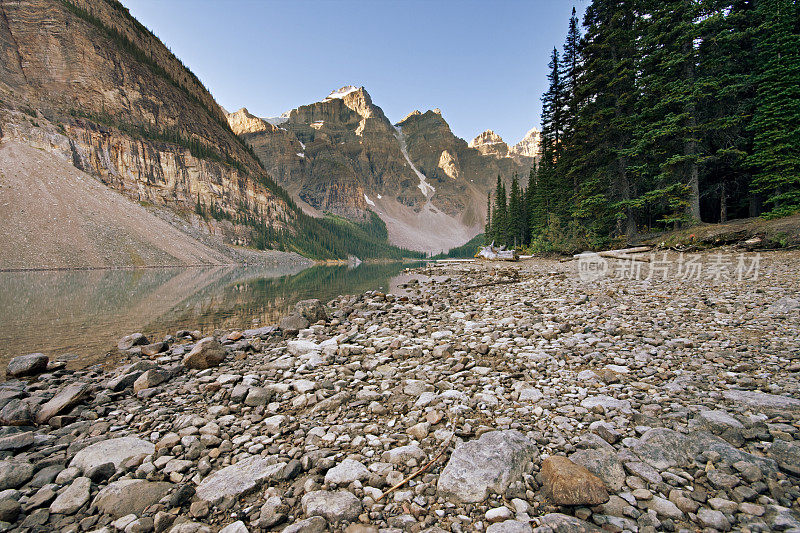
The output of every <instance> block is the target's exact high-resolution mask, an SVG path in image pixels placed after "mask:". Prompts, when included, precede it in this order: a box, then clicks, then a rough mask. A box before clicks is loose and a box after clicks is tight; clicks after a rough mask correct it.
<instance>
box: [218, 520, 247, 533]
mask: <svg viewBox="0 0 800 533" xmlns="http://www.w3.org/2000/svg"><path fill="white" fill-rule="evenodd" d="M219 533H248V531H247V526H245V525H244V522H242V521H241V520H237V521H236V522H233V523H232V524H228V525H227V526H225V527H223V528H222V529H220V530H219Z"/></svg>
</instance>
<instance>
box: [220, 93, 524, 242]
mask: <svg viewBox="0 0 800 533" xmlns="http://www.w3.org/2000/svg"><path fill="white" fill-rule="evenodd" d="M228 122H229V124H230V126H231V128H232V129H233V131H234V132H235V133H237V134H238V135H240V136H241V137H242V138H243V139H244V140H245V141H246V142H247V143H248V144H249V145H250V146H251V147H252V148H253V150H254V152H255V153H256V155H257V156H258V157H259V159H260V160H261V161H262V163H263V164H264V166H265V167H266V168H267V170H268V171H269V172H270V174H272V175H273V176H274V177H275V179H276V180H277V181H278V183H280V184H281V185H282V186H283V187H285V188H286V189H287V190H288V191H289V192H290V193H291V194H292V196H293V197H294V198H295V200H296V201H297V202H298V204H299V205H300V206H301V207H303V209H304V210H306V211H307V212H308V213H310V214H313V215H315V216H320V215H322V214H324V213H331V214H335V215H340V216H344V217H346V218H350V219H354V220H359V219H364V218H366V217H367V216H368V213H369V211H374V212H375V213H377V214H378V215H379V216H380V217H381V218H382V219H383V220H384V222H386V224H387V227H388V233H389V239H390V242H392V243H393V244H396V245H400V246H404V247H409V248H413V249H420V250H426V251H431V252H438V251H441V250H443V249H444V250H446V249H448V248H450V247H452V246H456V245H458V244H461V243H463V242H466V241H467V240H469V239H470V238H471V237H472V236H474V235H475V234H477V233H479V232H480V231H482V228H483V224H484V221H485V217H486V213H485V209H486V194H487V193H488V192H489V191H491V190H492V189H493V187H494V185H495V183H496V180H497V176H498V175H499V176H501V177H502V178H503V179H504V180H506V181H510V179H511V177H512V176H513V175H514V174H515V173H517V174H521V175H526V174H527V173H528V170H529V169H530V167H531V166H532V164H533V160H534V159H533V158H532V157H529V156H527V155H525V154H521V153H517V152H515V151H513V150H511V149H509V148H508V146H507V145H506V144H505V143H502V146H505V150H501V151H500V152H491V151H490V150H488V149H486V147H485V146H484V145H481V146H479V147H478V146H476V147H473V146H470V145H468V144H467V143H466V141H464V140H463V139H460V138H458V137H457V136H456V135H454V134H453V132H452V130H451V129H450V126H449V124H447V122H446V120H445V119H444V118H443V117H442V113H441V111H440V110H439V109H435V110H431V111H426V112H425V113H422V112H420V111H417V110H415V111H413V112H411V113H409V115H407V116H406V117H405V118H404V119H403V120H401V121H400V122H398V123H396V124H392V123H391V121H390V120H389V119H388V118H387V117H386V115H385V114H384V112H383V110H382V109H381V108H380V107H379V106H377V105H375V104H374V103H373V101H372V98H371V96H370V95H369V93H368V92H367V91H366V89H365V88H364V87H355V86H352V85H350V86H345V87H342V88H341V89H338V90H335V91H333V92H331V93H330V94H329V95H328V96H327V97H325V98H324V99H323V100H321V101H319V102H314V103H311V104H307V105H303V106H300V107H298V108H296V109H293V110H291V111H289V112H287V113H284V114H283V115H281V117H279V118H269V119H260V118H258V117H255V116H253V115H252V114H250V113H249V112H248V111H247V110H246V109H245V108H242V109H240V110H239V111H236V112H234V113H230V114H228ZM498 138H499V137H498ZM500 142H502V139H500Z"/></svg>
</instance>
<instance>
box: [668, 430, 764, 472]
mask: <svg viewBox="0 0 800 533" xmlns="http://www.w3.org/2000/svg"><path fill="white" fill-rule="evenodd" d="M682 442H684V443H685V444H686V445H687V446H689V451H690V452H691V454H692V456H696V455H697V454H699V453H700V452H716V453H718V454H719V455H720V456H721V457H722V459H723V460H724V461H725V462H726V463H728V464H731V465H732V464H734V463H737V462H739V461H742V462H744V463H748V464H752V465H755V466H757V467H758V468H760V469H761V472H762V473H763V474H764V475H766V476H769V475H771V474H774V473H775V472H777V471H778V463H777V462H776V461H775V460H774V459H771V458H769V457H761V456H759V455H753V454H751V453H747V452H745V451H742V450H740V449H738V448H735V447H734V446H732V445H731V444H730V443H728V442H726V441H725V440H723V439H721V438H719V437H717V436H716V435H711V434H710V433H706V432H704V431H693V432H690V433H688V434H687V435H686V437H685V441H682Z"/></svg>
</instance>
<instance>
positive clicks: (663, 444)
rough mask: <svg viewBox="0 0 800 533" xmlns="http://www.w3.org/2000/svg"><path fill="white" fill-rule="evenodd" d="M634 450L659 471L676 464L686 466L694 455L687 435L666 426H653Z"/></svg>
mask: <svg viewBox="0 0 800 533" xmlns="http://www.w3.org/2000/svg"><path fill="white" fill-rule="evenodd" d="M633 452H634V453H635V454H636V455H638V456H639V457H640V458H641V459H642V461H644V462H645V463H647V464H649V465H650V466H652V467H653V468H655V469H656V470H658V471H664V470H666V469H667V468H671V467H675V466H686V465H688V464H689V463H691V461H692V458H693V456H694V454H693V453H691V449H690V447H689V445H688V443H687V439H686V437H685V436H684V435H683V434H681V433H678V432H677V431H674V430H671V429H666V428H653V429H650V430H648V431H646V432H645V433H644V435H642V437H641V438H640V439H639V442H638V443H637V444H636V446H634V447H633Z"/></svg>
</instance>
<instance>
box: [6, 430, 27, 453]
mask: <svg viewBox="0 0 800 533" xmlns="http://www.w3.org/2000/svg"><path fill="white" fill-rule="evenodd" d="M31 444H33V431H25V432H23V433H12V434H10V435H6V436H4V437H0V451H5V450H21V449H23V448H27V447H28V446H30V445H31Z"/></svg>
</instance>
